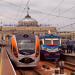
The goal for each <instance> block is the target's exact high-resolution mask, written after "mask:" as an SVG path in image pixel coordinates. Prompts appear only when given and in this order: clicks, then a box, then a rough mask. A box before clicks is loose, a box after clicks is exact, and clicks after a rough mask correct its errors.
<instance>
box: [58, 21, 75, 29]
mask: <svg viewBox="0 0 75 75" xmlns="http://www.w3.org/2000/svg"><path fill="white" fill-rule="evenodd" d="M72 25H75V22H74V23H71V24H68V25H65V26H62V27H59V28H58V29H59V30H60V29H62V28H65V27H69V26H72Z"/></svg>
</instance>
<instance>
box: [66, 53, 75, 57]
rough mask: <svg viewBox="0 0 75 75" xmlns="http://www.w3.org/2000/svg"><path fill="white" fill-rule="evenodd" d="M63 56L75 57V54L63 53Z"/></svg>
mask: <svg viewBox="0 0 75 75" xmlns="http://www.w3.org/2000/svg"><path fill="white" fill-rule="evenodd" d="M65 55H68V56H75V53H65Z"/></svg>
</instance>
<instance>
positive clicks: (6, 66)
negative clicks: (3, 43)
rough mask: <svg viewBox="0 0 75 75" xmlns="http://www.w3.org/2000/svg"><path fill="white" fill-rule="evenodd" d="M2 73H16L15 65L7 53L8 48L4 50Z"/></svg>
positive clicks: (7, 74) (5, 74)
mask: <svg viewBox="0 0 75 75" xmlns="http://www.w3.org/2000/svg"><path fill="white" fill-rule="evenodd" d="M1 75H16V74H15V71H14V69H13V66H12V64H11V62H10V60H9V57H8V55H7V53H6V49H5V48H3V50H2V74H1Z"/></svg>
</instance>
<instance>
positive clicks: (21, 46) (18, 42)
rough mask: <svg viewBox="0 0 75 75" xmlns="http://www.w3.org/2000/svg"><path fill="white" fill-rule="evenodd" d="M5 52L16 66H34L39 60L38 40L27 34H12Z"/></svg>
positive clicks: (36, 37)
mask: <svg viewBox="0 0 75 75" xmlns="http://www.w3.org/2000/svg"><path fill="white" fill-rule="evenodd" d="M10 44H11V46H10V48H9V49H7V53H8V55H9V57H10V59H11V61H12V62H13V63H14V64H15V65H16V66H17V67H35V66H37V64H38V62H39V60H40V40H39V37H38V36H36V35H35V36H34V35H32V36H30V35H28V34H16V35H12V37H11V41H10Z"/></svg>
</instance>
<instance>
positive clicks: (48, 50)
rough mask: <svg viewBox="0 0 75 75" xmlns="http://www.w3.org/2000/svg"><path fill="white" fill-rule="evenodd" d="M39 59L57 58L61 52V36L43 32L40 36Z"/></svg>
mask: <svg viewBox="0 0 75 75" xmlns="http://www.w3.org/2000/svg"><path fill="white" fill-rule="evenodd" d="M40 40H41V52H40V53H41V54H40V55H41V59H47V60H55V61H57V60H59V59H60V53H61V49H60V47H61V38H60V36H58V35H56V34H45V35H41V36H40Z"/></svg>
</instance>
